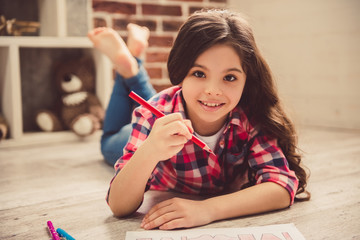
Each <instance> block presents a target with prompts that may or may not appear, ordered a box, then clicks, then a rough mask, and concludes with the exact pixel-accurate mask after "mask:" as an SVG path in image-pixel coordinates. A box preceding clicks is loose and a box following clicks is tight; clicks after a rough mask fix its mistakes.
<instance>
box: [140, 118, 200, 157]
mask: <svg viewBox="0 0 360 240" xmlns="http://www.w3.org/2000/svg"><path fill="white" fill-rule="evenodd" d="M192 132H193V129H192V126H191V122H190V120H187V119H183V118H182V116H181V114H180V113H173V114H169V115H166V116H164V117H161V118H158V119H156V121H155V123H154V125H153V128H152V129H151V132H150V134H149V136H148V138H147V139H146V140H145V141H144V143H143V145H142V146H141V147H142V148H143V149H144V148H146V149H144V150H145V151H146V152H147V153H148V157H149V158H150V159H158V160H159V161H163V160H167V159H169V158H171V157H172V156H174V155H175V154H177V153H178V152H179V151H180V150H181V149H182V148H183V147H184V144H185V143H186V142H187V141H188V140H189V139H191V138H192Z"/></svg>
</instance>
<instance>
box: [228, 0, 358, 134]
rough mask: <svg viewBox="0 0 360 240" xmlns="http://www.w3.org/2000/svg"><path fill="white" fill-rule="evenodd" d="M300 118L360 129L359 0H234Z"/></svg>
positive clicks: (287, 101)
mask: <svg viewBox="0 0 360 240" xmlns="http://www.w3.org/2000/svg"><path fill="white" fill-rule="evenodd" d="M229 5H230V8H232V9H234V10H236V11H240V12H242V13H244V14H245V15H247V16H248V20H249V22H250V24H251V25H252V26H253V30H254V33H255V38H256V40H257V44H258V46H259V48H260V49H261V50H262V52H263V54H264V56H265V58H266V59H267V60H268V63H269V64H270V67H271V68H272V70H273V73H274V76H275V78H276V80H277V85H278V89H279V92H280V95H281V96H282V98H283V99H284V100H285V104H286V105H287V106H288V107H289V108H290V110H291V112H292V115H293V117H295V121H296V122H297V123H301V124H304V125H315V126H327V127H339V128H349V129H351V128H352V129H360V13H359V11H360V1H358V0H316V1H311V0H303V1H280V0H256V1H250V0H229Z"/></svg>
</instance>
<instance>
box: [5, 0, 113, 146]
mask: <svg viewBox="0 0 360 240" xmlns="http://www.w3.org/2000/svg"><path fill="white" fill-rule="evenodd" d="M86 1H87V0H86ZM90 2H91V1H90ZM38 4H39V6H38V7H39V15H40V17H39V18H40V24H41V29H40V36H34V37H33V36H31V37H8V36H1V37H0V96H1V99H0V104H1V111H2V114H3V115H4V116H5V119H6V120H7V122H8V124H9V132H10V137H9V139H7V140H5V141H2V142H0V147H4V146H9V145H10V146H11V145H13V144H15V145H17V144H20V145H23V144H26V143H27V142H28V143H29V144H30V143H35V142H37V143H41V142H49V141H50V142H51V141H57V140H59V141H61V140H67V139H69V138H73V137H74V136H73V135H74V134H73V133H70V132H60V133H43V132H36V133H24V131H23V116H22V107H23V106H22V92H21V83H22V80H21V66H20V61H21V59H20V57H21V54H20V51H21V49H23V48H49V49H83V50H86V51H89V52H91V55H92V56H93V59H94V63H95V69H96V95H97V96H98V98H99V100H100V102H101V103H102V105H103V106H104V107H106V106H107V103H108V100H109V97H110V94H111V89H112V78H113V76H112V74H113V72H112V64H111V62H110V61H109V60H108V59H107V58H106V57H105V56H104V55H102V54H101V53H100V52H98V51H97V50H94V49H93V45H92V43H91V42H90V40H88V39H87V37H69V36H66V35H67V31H66V29H67V28H66V21H65V19H66V1H65V0H38ZM88 5H89V4H88ZM88 12H91V11H88ZM89 21H90V20H89ZM44 101H46V99H44ZM52 138H53V139H52ZM34 139H35V141H34Z"/></svg>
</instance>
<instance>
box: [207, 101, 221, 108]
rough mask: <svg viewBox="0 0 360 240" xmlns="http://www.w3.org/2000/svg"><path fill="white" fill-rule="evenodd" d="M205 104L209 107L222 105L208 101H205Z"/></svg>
mask: <svg viewBox="0 0 360 240" xmlns="http://www.w3.org/2000/svg"><path fill="white" fill-rule="evenodd" d="M203 104H204V105H205V106H208V107H218V106H220V104H218V103H206V102H203Z"/></svg>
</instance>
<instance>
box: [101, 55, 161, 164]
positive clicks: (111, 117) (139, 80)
mask: <svg viewBox="0 0 360 240" xmlns="http://www.w3.org/2000/svg"><path fill="white" fill-rule="evenodd" d="M138 64H139V72H138V74H137V75H136V76H134V77H131V78H128V79H124V78H123V77H122V76H120V75H119V74H118V73H116V78H115V83H114V88H113V92H112V94H111V98H110V101H109V105H108V107H107V109H106V114H105V119H104V125H103V134H102V136H101V153H102V155H103V156H104V159H105V161H106V162H107V163H108V164H110V165H112V166H113V165H114V164H115V163H116V161H117V160H118V159H119V158H120V157H121V156H122V155H123V148H124V147H125V145H126V143H127V141H128V138H129V136H130V134H131V130H132V127H131V124H130V122H131V115H132V111H133V109H134V107H135V106H136V105H137V103H136V102H135V101H133V100H132V99H131V98H130V97H129V93H130V91H134V92H135V93H137V94H138V95H140V96H141V97H142V98H144V99H146V100H148V99H149V98H151V97H152V96H153V95H154V94H155V93H156V92H155V90H154V88H153V87H152V85H151V84H150V83H149V76H148V74H147V72H146V70H145V68H144V67H143V66H142V62H141V61H140V60H138Z"/></svg>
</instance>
